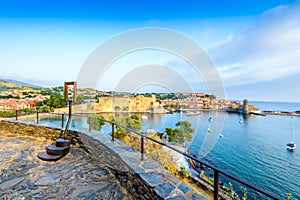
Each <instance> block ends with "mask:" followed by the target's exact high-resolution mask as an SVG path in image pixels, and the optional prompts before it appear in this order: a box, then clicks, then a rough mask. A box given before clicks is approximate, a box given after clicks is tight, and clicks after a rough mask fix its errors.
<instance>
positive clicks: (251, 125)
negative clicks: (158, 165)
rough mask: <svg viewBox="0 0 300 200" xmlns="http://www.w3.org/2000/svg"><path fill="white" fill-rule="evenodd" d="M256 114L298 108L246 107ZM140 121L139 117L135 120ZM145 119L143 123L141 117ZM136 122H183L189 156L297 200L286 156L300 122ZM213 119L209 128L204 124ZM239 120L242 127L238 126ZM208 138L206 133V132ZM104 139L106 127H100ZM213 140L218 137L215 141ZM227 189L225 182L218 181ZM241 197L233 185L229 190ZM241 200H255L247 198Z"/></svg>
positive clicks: (299, 158)
mask: <svg viewBox="0 0 300 200" xmlns="http://www.w3.org/2000/svg"><path fill="white" fill-rule="evenodd" d="M250 103H252V104H254V105H256V106H257V107H259V108H260V110H282V111H295V110H300V103H280V102H272V103H270V102H250ZM141 116H142V115H140V117H141ZM145 116H147V117H145ZM145 116H144V117H143V118H142V117H141V118H142V119H141V123H142V127H143V128H142V131H146V130H148V129H155V130H156V131H158V132H164V130H165V128H166V127H168V126H170V127H175V124H176V123H177V122H178V121H180V120H187V121H189V122H190V123H191V124H192V126H193V127H194V129H195V130H196V131H195V133H194V134H193V139H192V141H191V142H186V145H187V146H188V149H189V151H190V152H191V153H192V154H195V155H197V156H198V157H200V158H201V159H203V160H205V161H206V162H209V163H211V164H212V165H214V166H217V167H219V168H220V169H222V170H223V171H226V172H228V173H230V174H233V175H235V176H237V177H239V178H240V179H242V180H245V181H247V182H249V183H252V184H253V185H255V186H257V187H259V188H262V189H264V190H267V191H270V192H272V193H275V194H277V195H279V196H280V197H282V198H285V195H286V193H292V195H293V199H300V179H299V177H300V155H299V149H298V150H296V151H295V152H289V151H287V150H286V144H287V143H288V142H290V141H291V140H292V129H294V137H295V138H294V141H295V143H296V144H298V146H299V144H300V118H299V117H290V116H272V115H270V116H266V117H264V116H256V115H251V116H243V115H239V114H234V113H233V114H229V113H226V112H213V111H211V112H206V111H203V112H202V114H201V115H197V116H187V115H186V113H174V114H164V115H157V114H154V115H150V114H149V115H145ZM209 117H211V118H212V119H213V121H212V122H209V121H208V118H209ZM240 119H242V121H243V123H240V122H239V121H240ZM40 123H57V124H60V123H61V122H60V119H59V118H57V119H50V118H49V119H45V120H41V122H40ZM71 125H72V127H75V128H87V127H88V126H87V123H86V118H80V117H74V120H73V121H72V124H71ZM209 127H210V129H212V130H213V132H208V131H207V130H208V128H209ZM102 131H103V132H104V133H107V134H108V133H110V132H111V127H110V126H108V125H105V126H103V129H102ZM219 134H221V135H223V137H219ZM221 181H223V182H225V183H228V182H229V181H230V180H228V179H225V178H223V180H222V179H221ZM234 187H235V190H236V191H241V189H240V188H239V185H234ZM247 199H261V197H259V196H257V197H255V196H254V194H251V192H249V194H248V198H247Z"/></svg>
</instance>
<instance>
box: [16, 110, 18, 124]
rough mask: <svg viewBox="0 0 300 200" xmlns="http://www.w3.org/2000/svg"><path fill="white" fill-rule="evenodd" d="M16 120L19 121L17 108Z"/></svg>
mask: <svg viewBox="0 0 300 200" xmlns="http://www.w3.org/2000/svg"><path fill="white" fill-rule="evenodd" d="M16 121H18V110H16Z"/></svg>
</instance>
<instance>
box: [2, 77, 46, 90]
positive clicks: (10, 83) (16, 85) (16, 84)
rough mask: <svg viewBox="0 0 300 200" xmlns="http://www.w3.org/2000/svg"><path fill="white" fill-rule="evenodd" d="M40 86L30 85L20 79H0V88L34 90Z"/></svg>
mask: <svg viewBox="0 0 300 200" xmlns="http://www.w3.org/2000/svg"><path fill="white" fill-rule="evenodd" d="M40 88H41V87H39V86H35V85H31V84H28V83H24V82H21V81H16V80H10V79H2V80H0V89H1V90H9V89H18V90H30V89H32V90H34V89H40Z"/></svg>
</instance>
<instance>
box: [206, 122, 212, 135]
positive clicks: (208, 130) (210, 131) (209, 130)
mask: <svg viewBox="0 0 300 200" xmlns="http://www.w3.org/2000/svg"><path fill="white" fill-rule="evenodd" d="M207 132H209V133H212V132H213V130H211V129H210V122H209V124H208V129H207Z"/></svg>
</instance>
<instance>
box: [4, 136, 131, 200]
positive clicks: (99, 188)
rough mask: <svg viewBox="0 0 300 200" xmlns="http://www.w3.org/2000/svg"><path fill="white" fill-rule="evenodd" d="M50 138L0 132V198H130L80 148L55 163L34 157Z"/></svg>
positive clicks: (102, 166) (48, 142) (74, 149)
mask: <svg viewBox="0 0 300 200" xmlns="http://www.w3.org/2000/svg"><path fill="white" fill-rule="evenodd" d="M49 144H51V141H49V140H48V141H46V140H44V139H41V138H33V137H28V136H21V135H4V134H1V133H0V200H6V199H9V200H10V199H13V200H14V199H15V200H17V199H18V200H20V199H22V200H23V199H24V200H25V199H26V200H27V199H29V200H30V199H120V200H126V199H130V198H129V197H128V196H127V192H126V190H125V189H124V188H122V187H121V186H120V185H119V183H118V181H117V180H116V179H115V177H114V176H113V174H112V173H111V172H109V171H108V169H106V168H105V166H104V165H102V164H100V163H99V162H97V161H96V160H95V159H94V158H93V157H91V156H90V155H89V154H88V153H86V152H85V151H84V150H83V149H80V148H77V147H72V148H71V151H70V153H69V154H68V155H67V156H66V157H64V158H63V159H61V160H59V161H57V162H45V161H41V160H39V159H38V158H37V156H36V155H37V153H38V152H40V151H44V150H45V147H46V146H47V145H49Z"/></svg>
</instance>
